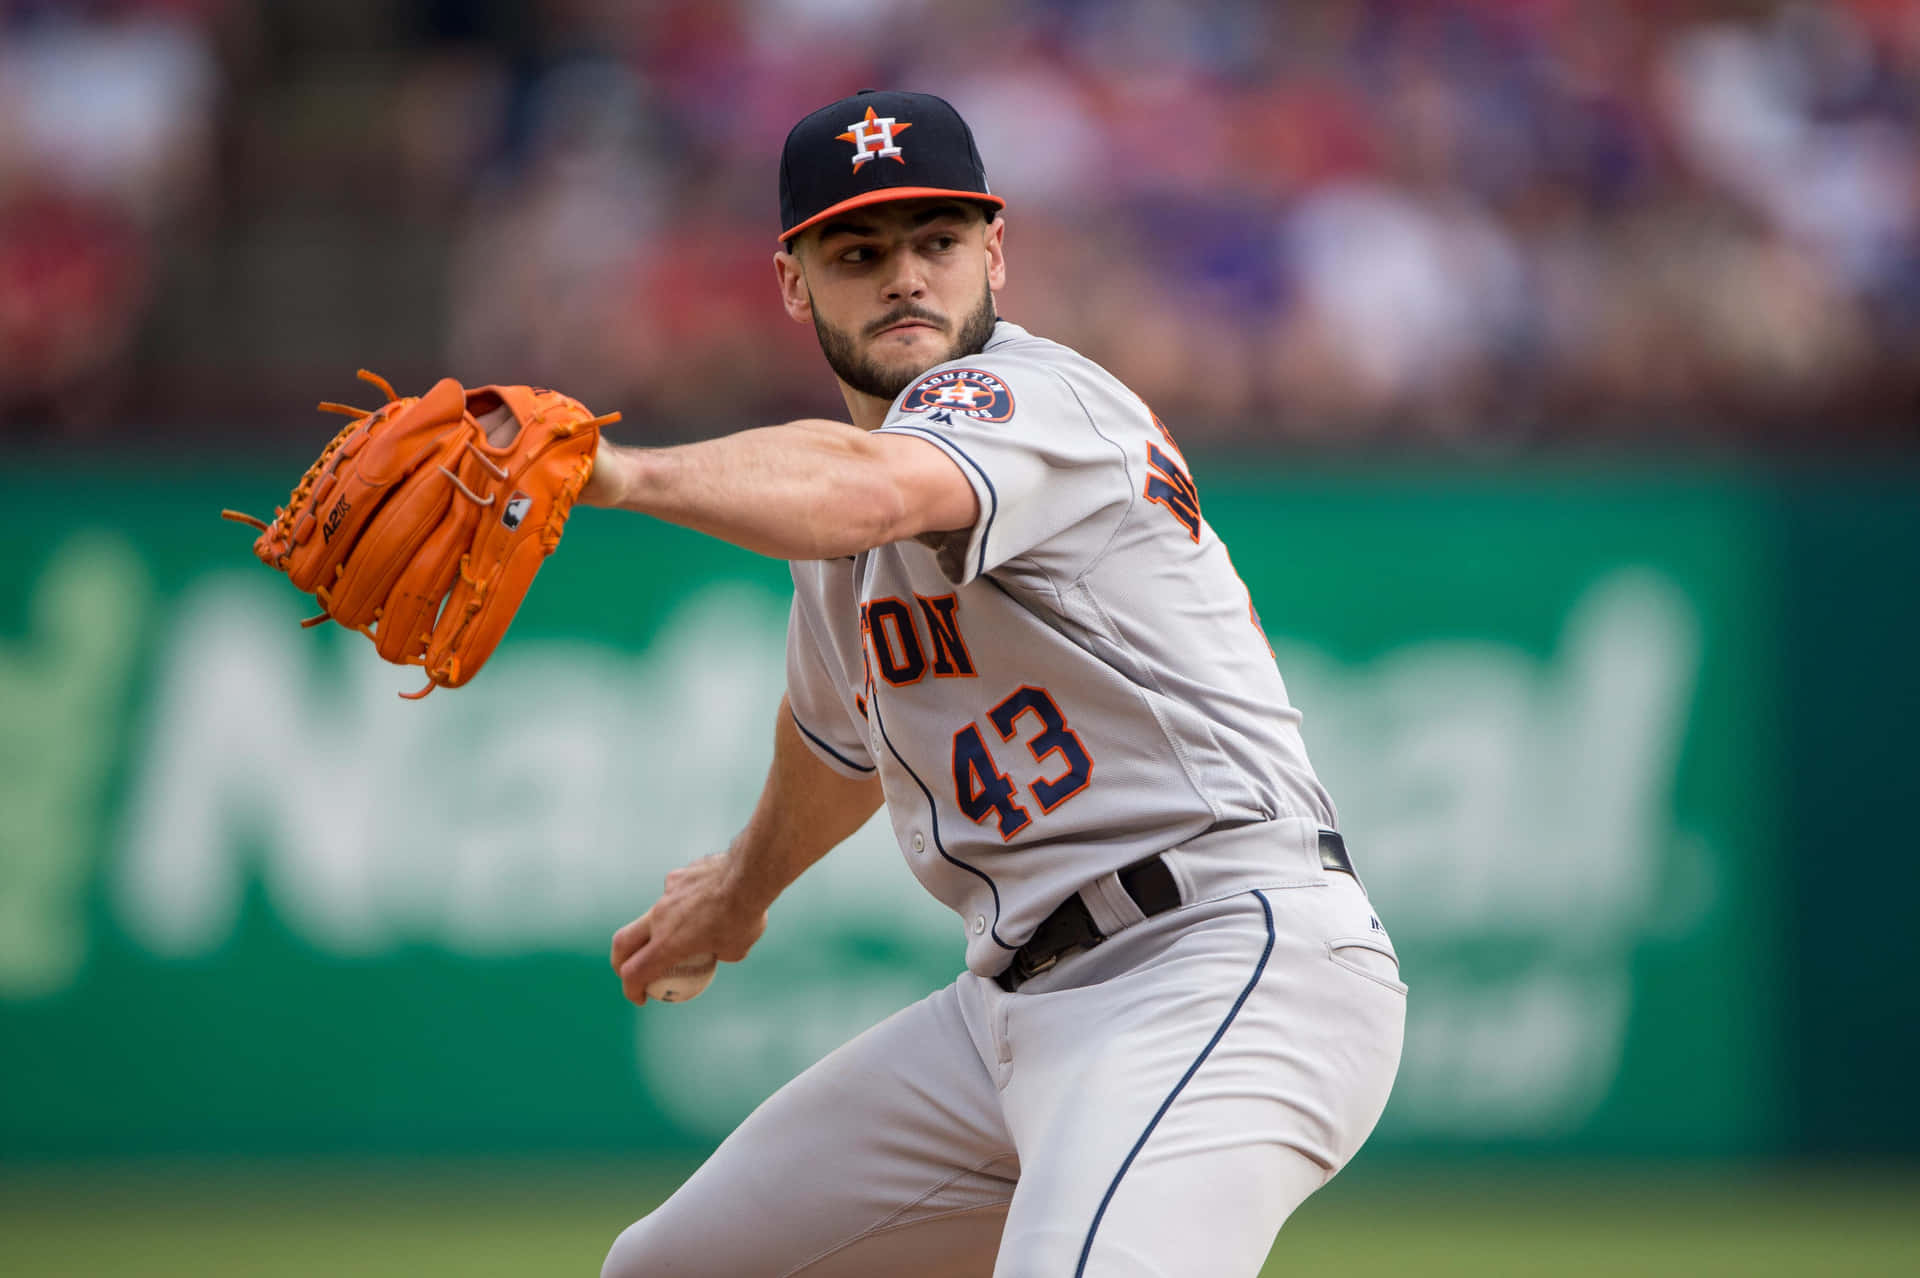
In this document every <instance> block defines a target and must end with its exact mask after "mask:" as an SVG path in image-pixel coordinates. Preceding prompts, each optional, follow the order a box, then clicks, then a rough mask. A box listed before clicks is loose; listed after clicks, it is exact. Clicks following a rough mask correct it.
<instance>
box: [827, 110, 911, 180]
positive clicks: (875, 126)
mask: <svg viewBox="0 0 1920 1278" xmlns="http://www.w3.org/2000/svg"><path fill="white" fill-rule="evenodd" d="M912 127H913V125H911V124H909V123H908V122H907V121H905V120H897V119H895V118H894V117H892V116H890V115H883V116H879V117H878V118H876V117H875V116H874V113H873V108H872V107H868V108H867V118H866V119H864V120H855V121H854V122H853V123H852V124H850V125H848V126H847V131H846V132H845V133H842V134H839V135H838V136H837V137H836V139H835V140H836V141H839V142H851V143H853V171H854V172H855V173H858V172H859V171H860V166H861V165H863V164H865V163H866V162H867V161H868V160H873V159H878V158H879V157H881V156H886V157H887V158H888V159H891V160H894V161H896V162H897V163H900V164H905V163H906V162H907V157H906V156H905V155H903V154H902V153H901V151H900V144H899V143H898V142H895V141H894V140H893V139H894V135H895V134H897V133H905V132H906V131H907V130H908V129H911V128H912Z"/></svg>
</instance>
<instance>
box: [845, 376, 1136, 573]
mask: <svg viewBox="0 0 1920 1278" xmlns="http://www.w3.org/2000/svg"><path fill="white" fill-rule="evenodd" d="M976 358H977V359H978V360H979V361H980V362H979V363H978V364H977V365H970V366H967V367H957V368H956V367H948V368H941V369H936V370H935V371H933V372H931V373H929V374H927V375H926V376H924V377H922V378H921V379H920V380H919V381H918V382H915V383H914V384H913V385H912V386H910V387H908V388H907V390H906V392H905V393H904V394H903V395H902V396H901V397H900V398H899V399H898V400H897V401H895V404H894V407H893V409H892V411H891V412H890V413H888V415H887V420H886V422H885V423H884V424H883V425H882V426H881V428H880V431H881V433H883V434H890V435H912V436H914V437H915V438H918V439H924V440H926V441H927V442H929V443H931V444H933V445H934V446H936V447H938V448H939V449H940V450H941V451H943V452H945V453H946V454H947V456H949V457H950V458H952V459H953V461H954V464H955V465H957V466H958V467H959V468H960V472H961V473H962V474H964V475H965V476H966V477H967V482H968V483H970V484H972V485H973V491H974V495H975V496H976V497H977V498H978V499H979V503H980V513H979V516H978V517H977V519H976V520H975V521H974V524H973V527H971V528H968V529H963V530H961V531H959V532H956V533H951V534H947V535H945V536H934V537H927V538H922V540H923V541H925V542H926V543H927V544H928V545H931V546H932V547H933V548H934V549H935V550H936V551H937V552H938V553H939V557H940V567H941V570H942V571H943V572H944V573H945V574H946V576H947V577H948V579H949V580H951V581H952V582H953V583H954V584H955V585H962V586H963V585H966V584H967V583H968V582H970V581H972V580H974V579H975V578H977V577H980V576H982V575H983V574H985V573H989V572H992V571H993V570H994V569H995V568H997V567H999V566H1000V565H1002V564H1004V563H1006V562H1007V561H1008V560H1011V559H1014V558H1017V557H1020V556H1027V557H1030V558H1033V559H1035V560H1036V561H1038V562H1039V563H1040V564H1041V565H1042V566H1043V567H1045V568H1046V569H1047V570H1048V571H1049V572H1052V573H1055V574H1056V575H1060V576H1065V577H1072V576H1075V575H1077V574H1078V572H1079V571H1080V570H1081V569H1083V568H1084V567H1085V566H1086V565H1087V564H1088V563H1090V562H1092V560H1093V559H1094V558H1095V557H1096V556H1097V555H1098V554H1099V552H1100V550H1101V549H1102V548H1103V547H1104V546H1105V544H1106V542H1107V540H1108V538H1109V537H1110V536H1111V534H1112V531H1113V524H1112V521H1111V520H1106V519H1101V518H1099V516H1100V515H1101V514H1102V512H1104V511H1107V510H1109V509H1111V510H1114V511H1115V512H1118V511H1120V510H1124V508H1125V506H1126V503H1127V501H1128V499H1129V497H1130V495H1131V486H1130V484H1129V481H1128V479H1127V471H1126V461H1125V456H1124V454H1123V453H1122V452H1121V450H1120V448H1119V447H1118V446H1117V445H1116V444H1115V443H1114V442H1113V441H1112V440H1111V439H1109V438H1108V437H1107V436H1105V435H1103V434H1102V433H1101V432H1100V430H1099V429H1098V427H1097V426H1096V425H1095V424H1094V421H1093V419H1092V417H1091V416H1090V415H1089V414H1088V412H1087V409H1086V406H1085V405H1084V404H1082V403H1081V401H1080V399H1079V397H1078V396H1077V395H1076V394H1075V393H1074V391H1073V389H1072V388H1071V386H1070V385H1069V384H1068V383H1067V382H1066V381H1065V380H1064V379H1063V378H1062V377H1061V376H1059V375H1058V374H1057V373H1055V372H1053V371H1052V370H1050V369H1048V368H1046V367H1044V366H1042V365H1038V364H1031V363H1027V362H1024V361H1013V360H999V361H995V360H993V359H992V357H991V356H980V357H976Z"/></svg>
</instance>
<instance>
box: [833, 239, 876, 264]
mask: <svg viewBox="0 0 1920 1278" xmlns="http://www.w3.org/2000/svg"><path fill="white" fill-rule="evenodd" d="M840 260H841V261H842V262H845V263H847V264H848V265H849V266H858V265H860V264H861V263H862V262H871V261H872V260H873V246H872V245H871V244H856V245H854V246H853V247H852V248H850V249H848V250H847V251H846V252H844V253H842V254H841V255H840Z"/></svg>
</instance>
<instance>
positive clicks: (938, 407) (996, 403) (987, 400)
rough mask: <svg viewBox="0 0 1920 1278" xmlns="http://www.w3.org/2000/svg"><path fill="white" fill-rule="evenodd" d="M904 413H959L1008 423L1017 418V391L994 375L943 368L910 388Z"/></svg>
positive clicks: (984, 420) (976, 370)
mask: <svg viewBox="0 0 1920 1278" xmlns="http://www.w3.org/2000/svg"><path fill="white" fill-rule="evenodd" d="M900 411H901V412H903V413H956V414H958V415H960V416H961V417H971V418H972V419H973V420H975V421H977V422H1004V421H1006V420H1007V419H1008V418H1009V417H1012V416H1013V392H1012V391H1010V390H1008V389H1007V384H1006V383H1005V382H1003V381H1001V380H1000V379H999V378H998V377H995V376H994V375H993V374H992V373H983V372H981V371H980V370H979V369H977V368H943V369H941V370H940V371H939V372H937V373H928V374H927V375H926V376H925V377H923V378H921V379H920V380H919V381H917V382H915V383H914V384H913V385H912V386H910V387H908V389H907V396H906V398H905V399H903V400H901V401H900Z"/></svg>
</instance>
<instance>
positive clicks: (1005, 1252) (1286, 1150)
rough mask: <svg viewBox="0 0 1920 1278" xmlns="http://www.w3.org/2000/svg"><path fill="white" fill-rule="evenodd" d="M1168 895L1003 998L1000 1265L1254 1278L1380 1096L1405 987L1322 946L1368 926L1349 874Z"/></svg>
mask: <svg viewBox="0 0 1920 1278" xmlns="http://www.w3.org/2000/svg"><path fill="white" fill-rule="evenodd" d="M1181 913H1182V914H1186V915H1188V917H1187V918H1184V919H1179V920H1178V921H1176V922H1173V923H1171V924H1167V925H1163V926H1162V927H1161V928H1160V930H1159V931H1158V932H1157V933H1156V932H1143V933H1142V934H1141V935H1140V936H1139V937H1137V938H1133V940H1132V943H1131V949H1132V951H1133V952H1131V953H1128V952H1127V951H1125V950H1117V951H1116V952H1115V953H1114V954H1112V955H1107V956H1105V957H1104V958H1103V960H1102V961H1103V962H1104V963H1105V964H1106V965H1107V966H1108V967H1109V969H1111V970H1109V971H1105V972H1102V971H1097V970H1091V965H1090V970H1088V971H1086V972H1084V973H1082V974H1079V975H1077V976H1076V977H1075V978H1074V979H1075V980H1077V981H1081V982H1084V983H1082V984H1080V985H1078V986H1077V987H1076V988H1050V989H1048V990H1046V991H1045V992H1043V993H1041V994H1039V995H1038V996H1036V997H1034V998H1032V999H1031V1000H1028V1001H1025V1002H1023V1001H1021V997H1022V996H1021V994H1014V995H1011V996H1007V997H1008V999H1009V1003H1010V1006H1009V1008H1008V1011H1007V1013H1006V1016H1007V1024H1008V1026H1009V1037H1010V1040H1011V1048H1012V1055H1013V1065H1012V1069H1011V1072H1010V1077H1009V1081H1008V1084H1007V1087H1006V1104H1005V1108H1006V1113H1007V1115H1008V1121H1009V1125H1010V1128H1011V1130H1012V1131H1013V1133H1014V1136H1015V1140H1016V1143H1017V1144H1018V1146H1019V1149H1020V1153H1021V1161H1022V1166H1023V1168H1024V1169H1025V1174H1024V1175H1023V1176H1022V1179H1021V1183H1020V1188H1019V1192H1018V1194H1017V1195H1016V1196H1015V1199H1014V1202H1013V1204H1012V1207H1011V1210H1010V1213H1009V1216H1008V1219H1007V1223H1006V1227H1005V1232H1004V1241H1003V1244H1002V1249H1001V1253H1000V1257H999V1267H998V1268H997V1269H996V1271H995V1272H996V1274H998V1275H1000V1278H1028V1276H1029V1275H1042V1274H1044V1275H1081V1274H1085V1275H1102V1276H1108V1278H1110V1276H1114V1275H1128V1276H1132V1275H1142V1276H1144V1275H1183V1274H1196V1273H1205V1274H1208V1275H1217V1276H1219V1278H1234V1276H1235V1275H1240V1276H1243V1278H1252V1275H1254V1274H1256V1273H1258V1271H1259V1269H1260V1266H1261V1263H1262V1261H1263V1260H1264V1258H1265V1256H1266V1254H1267V1252H1268V1250H1269V1249H1270V1248H1271V1246H1272V1244H1273V1240H1274V1236H1275V1235H1276V1234H1277V1233H1278V1232H1279V1229H1280V1226H1281V1225H1282V1224H1283V1223H1284V1222H1285V1220H1286V1218H1287V1217H1288V1215H1290V1214H1291V1213H1292V1211H1293V1210H1294V1208H1295V1207H1297V1206H1298V1205H1299V1204H1300V1202H1301V1201H1302V1200H1304V1199H1305V1198H1306V1197H1307V1195H1309V1194H1310V1193H1312V1192H1313V1191H1314V1190H1315V1189H1317V1188H1319V1187H1320V1185H1322V1184H1324V1183H1325V1182H1326V1180H1327V1179H1328V1178H1330V1177H1331V1176H1332V1175H1333V1173H1334V1172H1335V1171H1337V1170H1338V1169H1339V1168H1340V1166H1342V1165H1343V1164H1344V1163H1345V1162H1346V1160H1347V1159H1348V1158H1350V1157H1352V1155H1353V1153H1354V1151H1355V1150H1357V1149H1358V1148H1359V1146H1360V1144H1361V1142H1363V1141H1364V1140H1365V1139H1366V1137H1367V1135H1368V1133H1369V1132H1371V1130H1372V1128H1373V1125H1374V1123H1375V1121H1376V1120H1377V1119H1378V1118H1379V1115H1380V1111H1381V1109H1382V1108H1383V1107H1384V1106H1385V1104H1386V1098H1387V1093H1388V1091H1389V1090H1390V1088H1391V1086H1392V1081H1393V1077H1394V1074H1395V1072H1396V1070H1397V1069H1398V1065H1399V1058H1400V1044H1401V1032H1402V1027H1403V1022H1404V1016H1405V995H1404V989H1403V988H1401V987H1398V986H1397V982H1393V981H1392V980H1391V978H1389V979H1388V980H1382V979H1380V973H1378V972H1367V971H1360V970H1355V967H1354V966H1353V965H1350V964H1343V963H1341V962H1338V961H1336V958H1335V955H1336V953H1338V952H1339V950H1338V947H1336V946H1335V945H1334V944H1333V942H1335V941H1337V940H1340V939H1342V938H1343V937H1344V936H1345V934H1347V933H1348V932H1351V931H1352V930H1353V929H1354V928H1355V927H1356V926H1357V927H1358V928H1359V934H1360V935H1363V936H1364V935H1366V934H1367V932H1368V930H1369V929H1368V921H1369V919H1370V914H1369V912H1368V911H1367V909H1366V906H1365V897H1364V895H1362V894H1361V893H1360V891H1359V889H1358V886H1357V885H1354V884H1352V883H1351V881H1350V880H1346V881H1344V882H1342V883H1340V884H1337V885H1330V886H1328V887H1314V888H1297V889H1284V890H1281V891H1275V892H1264V893H1249V894H1247V895H1245V896H1242V897H1237V898H1234V899H1233V900H1232V901H1227V902H1220V903H1216V904H1214V905H1210V906H1201V907H1195V909H1194V911H1192V912H1187V911H1183V912H1181ZM1349 916H1354V917H1349ZM1159 923H1160V920H1152V921H1150V922H1149V923H1148V924H1143V925H1141V926H1142V927H1143V928H1146V927H1152V926H1154V925H1155V924H1159ZM1131 935H1132V934H1131V933H1123V934H1122V936H1120V937H1117V938H1115V940H1114V941H1112V942H1109V943H1108V945H1107V946H1103V947H1101V949H1100V950H1096V951H1093V952H1092V953H1091V954H1089V955H1088V956H1086V957H1088V958H1092V957H1094V956H1095V955H1100V954H1101V953H1102V951H1104V950H1106V949H1108V948H1110V947H1116V946H1120V945H1122V943H1124V942H1128V940H1129V938H1130V937H1131ZM1349 957H1351V956H1349Z"/></svg>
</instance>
